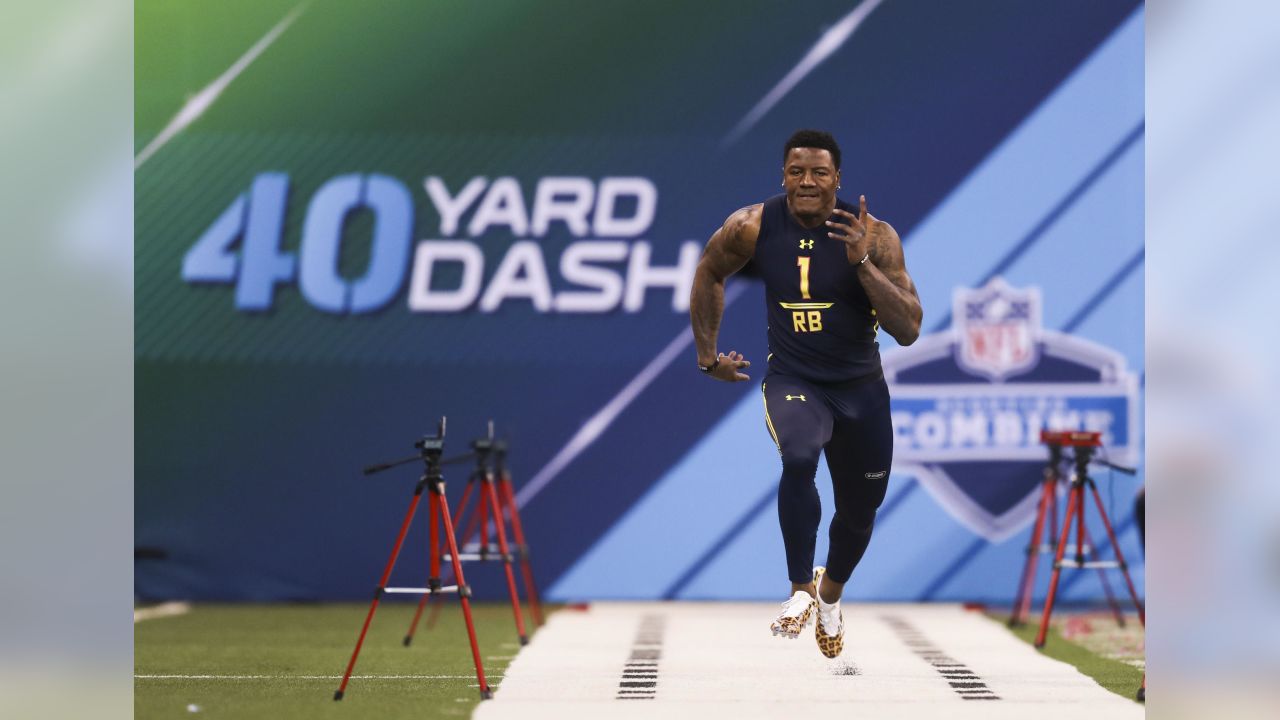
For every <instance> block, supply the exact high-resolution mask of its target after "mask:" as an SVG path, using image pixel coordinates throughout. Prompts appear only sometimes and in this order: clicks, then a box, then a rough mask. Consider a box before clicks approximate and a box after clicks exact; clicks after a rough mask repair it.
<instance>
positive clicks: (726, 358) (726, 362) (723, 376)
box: [707, 350, 751, 382]
mask: <svg viewBox="0 0 1280 720" xmlns="http://www.w3.org/2000/svg"><path fill="white" fill-rule="evenodd" d="M717 358H718V359H719V360H720V364H719V365H716V369H715V370H712V371H711V372H709V373H707V374H708V375H710V376H711V377H713V378H715V379H717V380H723V381H725V382H742V381H743V380H750V379H751V378H750V377H748V376H747V375H746V374H744V373H740V372H738V371H739V370H746V369H747V368H749V367H751V361H749V360H745V359H743V357H742V353H739V352H734V351H733V350H730V351H729V354H728V355H725V354H724V353H720V354H719V355H717Z"/></svg>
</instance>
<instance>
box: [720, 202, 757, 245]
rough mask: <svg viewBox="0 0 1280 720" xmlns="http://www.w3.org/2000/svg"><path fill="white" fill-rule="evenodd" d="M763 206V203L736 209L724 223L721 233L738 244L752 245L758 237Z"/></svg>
mask: <svg viewBox="0 0 1280 720" xmlns="http://www.w3.org/2000/svg"><path fill="white" fill-rule="evenodd" d="M764 206H765V204H764V203H755V204H754V205H747V206H746V207H741V208H738V209H737V210H735V211H734V212H733V213H732V214H731V215H729V217H728V218H727V219H726V220H725V221H724V228H723V232H724V233H725V234H726V235H727V236H729V237H730V238H732V239H734V240H736V241H738V242H743V243H750V244H754V243H755V241H756V238H758V237H759V236H760V224H761V219H762V218H763V217H764Z"/></svg>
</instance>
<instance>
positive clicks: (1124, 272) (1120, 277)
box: [1062, 245, 1147, 378]
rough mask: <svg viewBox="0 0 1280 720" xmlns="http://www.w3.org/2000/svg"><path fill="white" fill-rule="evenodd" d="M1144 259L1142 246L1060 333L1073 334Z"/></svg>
mask: <svg viewBox="0 0 1280 720" xmlns="http://www.w3.org/2000/svg"><path fill="white" fill-rule="evenodd" d="M1146 257H1147V248H1146V246H1145V245H1144V246H1142V248H1140V249H1139V250H1138V252H1136V253H1134V255H1133V257H1131V258H1129V262H1127V263H1125V264H1124V265H1122V266H1120V269H1119V270H1117V271H1116V273H1115V274H1114V275H1112V276H1111V277H1110V278H1109V279H1108V280H1107V281H1106V282H1105V283H1103V285H1102V289H1100V290H1098V292H1096V293H1094V294H1093V297H1091V298H1089V302H1087V303H1085V305H1084V307H1082V308H1080V310H1079V311H1077V312H1076V314H1075V315H1073V316H1072V317H1071V319H1070V320H1068V321H1067V322H1066V324H1065V325H1063V326H1062V331H1063V332H1075V330H1076V328H1078V327H1080V324H1081V323H1083V322H1084V321H1085V319H1086V318H1088V317H1089V316H1090V315H1092V314H1093V311H1094V310H1095V309H1096V308H1097V307H1098V306H1099V305H1101V304H1102V303H1104V302H1106V300H1107V298H1108V297H1110V296H1111V293H1113V292H1115V289H1116V288H1118V287H1120V284H1121V283H1123V282H1124V281H1125V280H1128V279H1129V275H1131V274H1132V273H1133V271H1134V270H1137V269H1138V266H1140V265H1142V263H1143V261H1144V260H1145V259H1146ZM1143 377H1144V378H1145V377H1146V373H1145V372H1144V373H1143Z"/></svg>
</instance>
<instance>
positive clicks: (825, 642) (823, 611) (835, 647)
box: [813, 567, 844, 658]
mask: <svg viewBox="0 0 1280 720" xmlns="http://www.w3.org/2000/svg"><path fill="white" fill-rule="evenodd" d="M825 573H826V568H823V567H817V568H814V571H813V582H814V586H815V587H819V586H821V585H822V576H823V575H824V574H825ZM821 597H822V595H821V594H819V595H818V598H819V599H818V600H816V601H815V602H814V604H815V605H816V606H817V607H816V610H817V612H815V613H814V614H815V615H816V616H817V622H815V623H814V628H813V636H814V638H816V639H817V641H818V650H819V651H820V652H821V653H822V654H823V655H825V656H827V657H829V658H834V657H836V656H838V655H839V654H840V653H841V652H843V651H844V613H842V612H840V601H839V600H837V601H835V602H834V603H831V604H830V605H828V604H827V603H824V602H822V601H821V599H820V598H821Z"/></svg>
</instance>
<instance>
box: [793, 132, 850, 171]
mask: <svg viewBox="0 0 1280 720" xmlns="http://www.w3.org/2000/svg"><path fill="white" fill-rule="evenodd" d="M798 147H800V148H817V149H818V150H826V151H827V152H829V153H831V159H832V160H834V161H835V163H836V169H837V170H839V169H840V145H839V144H838V143H837V142H836V139H835V138H834V137H832V136H831V133H829V132H823V131H821V130H797V131H795V133H794V134H792V136H791V138H790V139H789V140H787V144H786V146H785V147H783V148H782V162H783V164H785V163H786V162H787V155H790V154H791V148H798Z"/></svg>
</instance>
